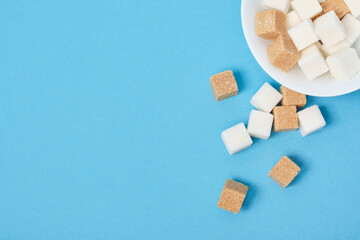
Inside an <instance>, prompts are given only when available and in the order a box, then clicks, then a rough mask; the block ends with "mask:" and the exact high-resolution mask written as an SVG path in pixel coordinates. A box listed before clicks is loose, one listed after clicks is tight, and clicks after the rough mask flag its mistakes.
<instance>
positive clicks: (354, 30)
mask: <svg viewBox="0 0 360 240" xmlns="http://www.w3.org/2000/svg"><path fill="white" fill-rule="evenodd" d="M359 2H360V0H359ZM341 22H342V24H343V26H344V28H345V33H346V40H347V41H349V42H350V44H351V45H353V44H354V43H355V42H356V40H358V39H359V37H360V21H359V20H357V19H356V18H354V17H353V16H352V15H351V14H346V15H345V17H344V18H343V19H342V20H341Z"/></svg>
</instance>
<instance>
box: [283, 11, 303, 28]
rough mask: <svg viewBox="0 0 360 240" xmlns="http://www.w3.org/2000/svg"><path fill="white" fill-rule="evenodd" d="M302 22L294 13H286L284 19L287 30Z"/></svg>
mask: <svg viewBox="0 0 360 240" xmlns="http://www.w3.org/2000/svg"><path fill="white" fill-rule="evenodd" d="M301 22H302V21H301V19H300V17H299V15H298V14H297V13H296V12H295V11H291V12H289V13H288V15H287V17H286V27H287V29H290V28H293V27H295V26H296V25H298V24H300V23H301Z"/></svg>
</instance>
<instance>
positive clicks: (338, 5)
mask: <svg viewBox="0 0 360 240" xmlns="http://www.w3.org/2000/svg"><path fill="white" fill-rule="evenodd" d="M321 7H322V8H323V12H324V13H328V12H330V11H334V12H335V13H336V15H337V16H338V18H339V19H342V18H343V17H344V16H345V15H346V14H348V13H350V10H349V8H348V7H347V5H346V4H345V2H344V1H343V0H326V1H325V2H323V3H321Z"/></svg>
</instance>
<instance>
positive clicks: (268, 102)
mask: <svg viewBox="0 0 360 240" xmlns="http://www.w3.org/2000/svg"><path fill="white" fill-rule="evenodd" d="M281 99H282V95H281V94H280V93H279V92H278V91H276V89H275V88H273V87H272V86H271V85H270V84H269V83H267V82H266V83H264V85H262V87H261V88H260V89H259V90H258V91H257V92H256V93H255V95H254V96H253V97H252V98H251V101H250V103H251V104H252V105H253V106H254V107H255V108H257V109H259V110H261V111H264V112H267V113H270V112H271V111H272V110H273V109H274V107H275V106H276V105H277V104H278V103H279V102H280V101H281Z"/></svg>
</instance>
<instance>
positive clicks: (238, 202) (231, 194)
mask: <svg viewBox="0 0 360 240" xmlns="http://www.w3.org/2000/svg"><path fill="white" fill-rule="evenodd" d="M247 191H248V187H247V186H246V185H244V184H242V183H239V182H236V181H233V180H230V179H228V180H226V183H225V186H224V188H223V190H222V192H221V195H220V199H219V201H218V204H217V205H218V207H219V208H222V209H224V210H227V211H230V212H233V213H235V214H238V213H239V212H240V209H241V206H242V205H243V202H244V200H245V197H246V193H247Z"/></svg>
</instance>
